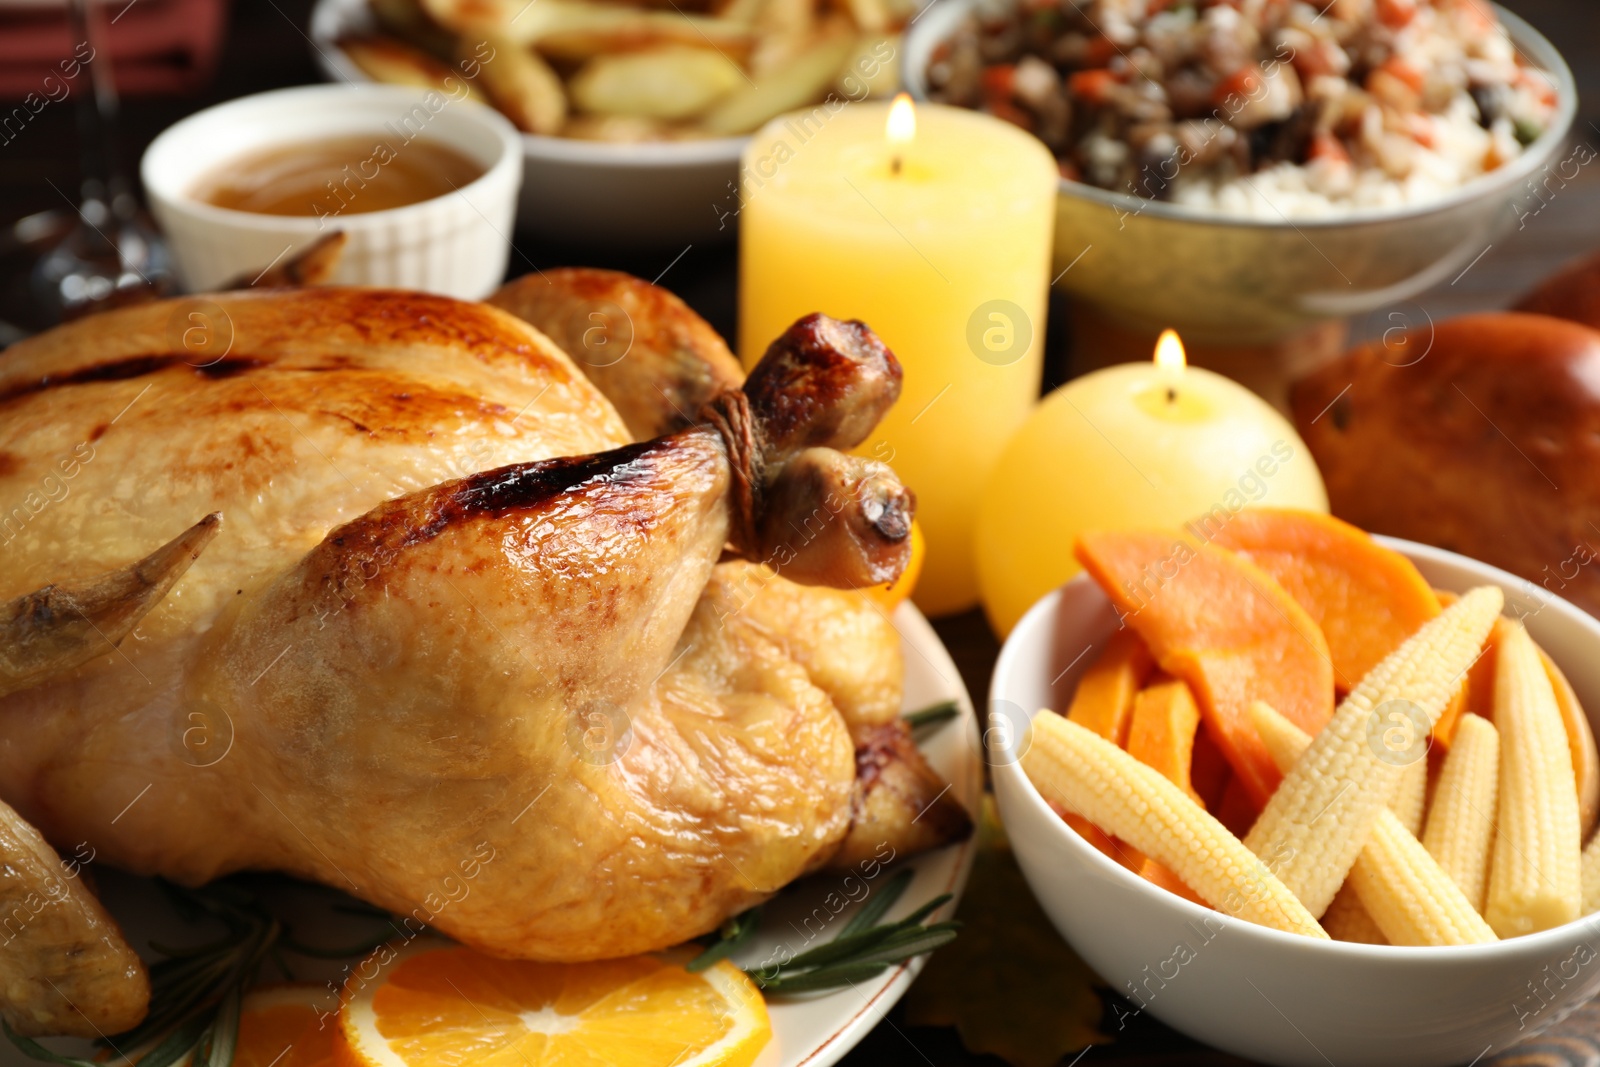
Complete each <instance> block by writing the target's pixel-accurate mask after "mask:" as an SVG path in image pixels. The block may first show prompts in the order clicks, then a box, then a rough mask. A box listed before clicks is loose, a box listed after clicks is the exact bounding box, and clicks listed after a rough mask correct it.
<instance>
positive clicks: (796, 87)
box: [701, 33, 855, 136]
mask: <svg viewBox="0 0 1600 1067" xmlns="http://www.w3.org/2000/svg"><path fill="white" fill-rule="evenodd" d="M854 46H855V38H854V37H853V36H850V35H848V34H837V33H830V34H825V35H823V36H821V37H819V38H818V39H817V40H815V41H814V42H813V43H812V44H811V46H810V47H809V48H807V49H805V50H804V51H802V52H801V53H800V54H799V55H797V56H795V57H794V58H793V59H792V60H790V61H789V62H788V63H786V64H784V65H783V66H781V67H778V68H776V69H774V70H771V71H768V72H766V73H765V74H764V75H758V76H757V77H756V83H755V84H754V85H745V86H744V87H742V88H740V89H736V90H734V92H733V93H731V94H730V95H729V96H728V97H727V98H726V99H724V100H723V101H722V102H721V103H719V104H717V105H716V106H715V107H713V108H712V109H711V110H710V111H708V112H706V114H705V116H704V118H702V119H701V125H702V126H704V127H705V128H706V130H707V131H709V132H711V133H715V134H722V135H724V136H734V135H737V134H742V133H750V132H752V131H754V130H755V129H757V128H758V127H760V126H761V125H762V124H763V123H765V122H766V121H767V120H769V119H772V118H776V117H777V116H779V115H781V114H783V113H784V112H785V111H793V110H794V109H795V108H798V107H804V106H805V105H806V104H809V103H812V102H813V101H816V100H820V99H821V98H822V96H823V93H824V92H825V91H826V90H827V88H828V86H829V85H831V84H833V80H834V78H835V77H836V76H837V75H838V73H839V69H840V68H841V67H842V66H843V65H844V62H845V59H846V58H847V57H848V56H849V55H850V52H851V49H852V48H853V47H854Z"/></svg>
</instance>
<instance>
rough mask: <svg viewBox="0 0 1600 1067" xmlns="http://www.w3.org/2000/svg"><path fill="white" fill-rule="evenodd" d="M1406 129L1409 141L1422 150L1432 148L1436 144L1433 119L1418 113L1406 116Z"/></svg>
mask: <svg viewBox="0 0 1600 1067" xmlns="http://www.w3.org/2000/svg"><path fill="white" fill-rule="evenodd" d="M1406 129H1407V131H1408V132H1409V133H1410V134H1411V139H1412V140H1413V141H1415V142H1417V143H1418V144H1419V145H1421V146H1422V147H1424V148H1432V147H1433V146H1434V145H1435V144H1436V143H1437V142H1438V138H1437V137H1436V136H1435V135H1434V125H1433V119H1432V118H1431V117H1430V116H1428V115H1424V114H1423V113H1421V112H1420V111H1419V112H1413V113H1411V114H1410V115H1407V116H1406Z"/></svg>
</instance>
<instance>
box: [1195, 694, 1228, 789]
mask: <svg viewBox="0 0 1600 1067" xmlns="http://www.w3.org/2000/svg"><path fill="white" fill-rule="evenodd" d="M1191 695H1192V694H1191ZM1232 777H1233V769H1232V768H1231V767H1229V766H1228V760H1227V757H1225V756H1224V755H1223V754H1222V749H1220V748H1218V747H1217V743H1216V742H1215V741H1213V740H1212V739H1211V731H1210V730H1207V729H1206V724H1205V723H1204V722H1201V724H1200V728H1199V729H1198V730H1196V731H1195V732H1194V758H1193V759H1191V760H1190V761H1189V780H1190V781H1191V782H1192V783H1193V784H1194V791H1195V792H1196V793H1198V794H1199V795H1200V802H1201V803H1202V804H1204V805H1205V806H1206V810H1207V811H1211V812H1214V811H1216V810H1217V805H1218V804H1220V803H1221V802H1222V791H1223V790H1224V789H1225V788H1227V785H1228V781H1229V779H1231V778H1232Z"/></svg>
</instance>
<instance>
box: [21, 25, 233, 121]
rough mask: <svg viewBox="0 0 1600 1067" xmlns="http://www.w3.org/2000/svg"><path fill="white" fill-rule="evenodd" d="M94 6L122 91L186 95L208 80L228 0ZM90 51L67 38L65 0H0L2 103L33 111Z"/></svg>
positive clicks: (63, 87) (57, 93) (59, 95)
mask: <svg viewBox="0 0 1600 1067" xmlns="http://www.w3.org/2000/svg"><path fill="white" fill-rule="evenodd" d="M95 6H96V8H97V10H96V12H95V17H97V18H98V19H99V20H100V31H101V32H100V36H101V37H103V38H104V40H105V48H106V49H107V50H109V51H110V54H111V65H112V67H113V69H114V70H115V73H116V84H117V91H118V92H119V93H121V94H122V95H124V96H138V95H144V96H155V95H169V94H178V93H187V92H192V91H194V90H195V89H196V88H199V87H200V86H201V85H203V84H204V83H205V82H206V81H207V80H208V79H209V78H210V77H211V72H212V70H213V68H214V67H215V66H216V61H217V54H218V52H219V51H220V49H221V44H222V32H223V28H224V23H225V20H226V15H227V0H103V2H97V3H96V5H95ZM89 54H90V53H89V52H88V51H87V47H86V46H85V45H84V44H83V43H82V42H79V41H76V40H75V39H74V38H73V34H72V25H71V22H70V20H69V19H68V16H67V8H66V4H65V3H64V2H63V0H55V2H53V3H52V2H41V0H24V2H13V3H6V2H5V0H0V100H5V101H22V102H23V106H26V107H32V108H34V109H35V110H36V111H37V109H38V108H41V107H43V106H46V105H47V104H48V103H49V102H51V101H55V100H60V99H64V98H65V96H66V95H67V92H68V89H67V83H70V82H71V80H72V79H73V78H75V77H76V76H77V73H78V65H79V61H80V60H81V59H82V58H84V57H85V56H88V55H89ZM5 110H6V111H9V110H11V109H9V108H7V109H5Z"/></svg>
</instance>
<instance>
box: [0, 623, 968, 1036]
mask: <svg viewBox="0 0 1600 1067" xmlns="http://www.w3.org/2000/svg"><path fill="white" fill-rule="evenodd" d="M893 621H894V625H895V628H896V629H897V630H898V631H899V633H900V647H901V651H902V653H903V655H904V657H905V664H906V680H905V696H904V704H903V707H904V709H905V710H906V711H915V710H918V709H921V708H925V707H928V706H929V705H932V704H938V703H941V702H944V701H950V700H953V701H955V702H956V704H957V706H958V707H959V709H960V714H959V715H958V716H957V717H956V718H954V719H952V720H949V721H947V722H945V723H943V724H941V725H939V726H936V727H935V726H930V727H928V728H927V730H926V731H925V736H922V737H919V741H920V743H921V747H922V750H923V752H924V754H926V756H927V757H928V761H929V762H930V763H931V764H932V765H933V767H934V769H935V770H937V771H938V772H939V774H940V775H941V776H942V777H943V778H944V779H945V780H946V781H947V782H949V783H950V792H951V793H953V794H954V795H955V796H956V797H958V798H959V799H960V800H961V802H962V804H963V805H965V806H966V808H967V810H968V811H970V812H976V811H977V810H978V801H979V797H980V795H981V792H982V789H983V764H982V757H981V751H980V747H979V740H978V725H977V718H976V716H975V714H974V712H973V707H972V700H971V698H970V697H969V696H968V694H967V691H966V688H965V687H964V686H963V685H962V683H961V675H960V672H958V671H957V670H956V666H955V664H954V663H953V662H951V659H950V654H949V653H948V652H946V651H945V648H944V645H943V644H941V643H940V641H939V638H938V635H937V634H935V633H934V631H933V627H932V626H930V625H929V624H928V621H927V620H926V619H925V618H923V617H922V614H921V613H920V612H919V611H917V609H916V608H915V607H914V606H913V605H911V604H909V603H907V604H902V605H901V606H900V607H899V609H898V610H897V611H896V612H895V615H894V620H893ZM974 851H975V845H974V842H973V840H972V839H970V838H969V839H968V840H966V841H964V842H961V843H959V844H955V845H951V846H948V847H946V848H942V849H939V850H937V851H935V852H930V853H926V854H924V855H921V856H918V857H916V858H915V859H912V860H910V861H908V862H907V863H896V862H893V860H892V858H891V857H885V859H886V860H888V861H889V862H886V863H885V864H884V865H883V866H881V867H878V868H876V869H872V868H868V870H867V871H863V872H861V873H859V874H848V875H847V874H838V873H832V874H820V875H814V876H812V877H810V878H807V879H804V880H803V881H800V882H796V883H795V884H793V885H791V886H789V887H787V888H786V889H784V890H783V892H781V893H780V894H778V896H777V897H776V898H775V899H774V900H772V901H771V902H769V903H768V904H767V905H766V907H765V909H764V911H763V915H762V923H761V927H760V929H759V930H758V931H757V932H756V934H755V936H754V937H752V938H751V940H750V941H749V942H748V943H746V944H745V945H744V947H743V948H742V949H740V951H738V952H737V953H735V954H734V955H733V957H732V958H733V960H734V962H736V963H738V964H740V965H742V966H746V967H757V966H760V965H762V964H763V963H766V962H769V961H772V960H775V959H780V960H781V959H783V958H785V956H784V955H783V954H784V952H785V951H787V953H789V954H790V955H797V954H798V953H800V952H802V951H804V950H805V949H807V948H811V947H815V946H816V945H818V944H821V943H823V942H825V941H827V940H828V939H829V938H832V937H833V936H834V935H835V934H837V932H838V931H839V930H841V929H843V927H844V925H845V924H846V923H848V922H849V921H850V916H851V915H852V914H853V913H854V912H855V911H856V910H857V909H858V908H860V906H861V905H862V904H863V903H864V902H865V901H867V900H870V899H871V894H872V892H873V891H874V890H875V889H876V888H878V887H881V886H883V885H886V884H887V883H888V881H889V879H890V877H891V876H892V875H893V874H894V873H895V872H897V871H898V870H900V869H902V868H904V867H909V868H910V869H911V870H912V871H914V872H915V873H914V875H913V878H912V881H911V883H910V885H909V886H908V887H907V889H906V891H905V893H904V895H903V896H902V897H901V898H900V901H899V902H898V903H897V904H896V905H895V907H894V908H893V909H891V910H890V912H889V914H888V915H887V916H886V919H887V920H893V919H896V918H899V917H901V916H904V915H907V914H909V913H910V912H911V911H913V910H914V909H916V908H917V907H918V906H919V905H921V904H922V903H924V902H925V901H928V900H931V899H932V898H934V897H936V896H938V895H939V894H941V893H950V894H953V895H954V896H955V897H956V898H957V899H959V898H960V896H961V891H962V889H963V888H964V887H965V885H966V881H967V874H968V873H969V872H970V871H971V869H972V860H973V856H974ZM95 875H96V879H97V884H98V888H99V893H100V897H101V899H102V900H103V901H104V903H105V905H106V907H107V908H108V909H109V910H110V911H111V912H112V914H113V915H114V916H115V917H116V919H117V921H118V922H119V923H121V925H122V928H123V930H124V932H125V933H126V934H127V937H128V942H129V943H130V944H131V945H133V946H134V947H135V948H136V949H138V950H139V951H140V952H141V953H143V954H145V955H146V957H147V958H149V957H151V956H152V955H153V953H152V952H151V951H150V949H149V946H150V942H151V941H156V942H159V943H162V944H166V945H179V946H182V945H194V944H198V943H201V942H203V941H206V940H208V939H210V938H211V937H213V936H215V931H214V930H212V929H209V928H206V927H201V926H197V925H190V924H187V923H185V922H184V921H183V920H181V919H180V918H179V917H178V916H177V914H176V913H175V912H174V910H173V907H172V905H171V904H170V903H169V902H168V901H167V900H166V898H165V896H164V894H163V893H162V892H161V891H160V889H159V887H158V886H157V885H156V883H154V882H153V881H151V880H149V879H145V878H137V877H134V876H131V875H126V874H122V873H121V872H118V871H113V870H96V871H95ZM261 895H262V897H263V898H264V899H266V900H268V901H269V903H270V904H271V906H272V907H273V909H274V910H275V911H276V912H278V913H279V914H280V915H281V916H283V917H284V918H285V920H286V922H287V924H288V925H289V926H290V927H291V929H293V931H294V933H295V936H296V937H297V938H298V939H299V940H301V941H302V942H305V943H308V944H313V945H320V946H331V945H350V944H355V943H359V942H362V941H366V940H370V939H371V938H372V937H373V936H374V934H381V931H382V928H383V927H382V922H381V920H378V919H376V918H375V917H368V916H364V915H351V914H349V913H348V912H346V911H341V910H340V909H341V907H343V908H348V907H350V906H351V905H352V904H353V903H354V902H353V901H352V900H351V899H350V898H349V897H346V896H344V895H343V894H340V893H337V892H335V891H333V890H329V889H325V888H322V887H320V886H312V885H307V884H304V883H299V882H294V881H291V880H288V879H281V880H273V883H272V884H270V885H268V886H266V887H265V888H263V889H262V890H261ZM955 904H956V901H954V900H953V901H951V902H950V903H949V904H946V905H945V906H944V907H943V908H941V909H940V910H939V911H938V912H936V913H935V914H934V916H933V917H932V918H933V919H934V920H939V919H948V918H949V917H950V916H951V915H952V914H953V913H954V910H955ZM286 959H287V962H288V963H289V965H290V966H291V968H292V969H293V977H294V978H295V979H297V980H300V981H313V982H319V983H320V982H329V981H334V982H336V981H337V980H338V979H339V976H340V974H341V973H342V971H343V970H344V969H345V968H346V967H348V966H351V965H352V964H353V963H354V962H355V961H354V960H353V959H345V960H334V961H312V960H308V959H306V958H304V957H301V956H294V955H290V956H286ZM925 959H926V957H918V958H916V959H914V960H911V961H910V962H908V963H903V964H900V965H899V966H896V967H893V968H891V969H889V970H887V971H884V972H883V973H882V974H880V975H878V976H877V977H875V978H872V979H871V980H869V981H865V982H861V983H859V984H857V985H855V986H850V987H846V988H843V989H837V990H833V991H830V992H826V993H816V994H810V995H803V996H790V997H783V998H781V999H778V998H775V999H772V1000H770V1001H769V1002H768V1010H769V1012H770V1013H771V1017H772V1041H771V1043H770V1044H768V1046H767V1047H766V1049H764V1050H763V1051H762V1053H761V1056H760V1057H759V1058H758V1059H757V1060H756V1062H755V1065H754V1067H802V1065H804V1067H828V1065H829V1064H832V1063H835V1062H837V1061H838V1059H839V1058H840V1057H841V1056H843V1055H844V1054H845V1053H846V1052H848V1051H849V1050H850V1049H851V1048H852V1047H854V1046H855V1045H856V1043H857V1042H859V1041H860V1040H861V1039H862V1038H863V1037H865V1036H866V1034H867V1032H868V1031H869V1030H871V1029H872V1028H873V1027H874V1026H876V1025H877V1024H878V1022H879V1021H880V1020H882V1018H883V1016H884V1015H885V1014H886V1013H887V1012H888V1010H889V1009H890V1008H891V1007H893V1006H894V1003H895V1002H896V1001H897V1000H899V999H900V997H901V995H902V994H903V993H905V991H906V988H907V987H908V986H910V985H911V982H912V979H914V978H915V977H916V976H917V973H918V972H919V971H920V970H921V969H922V965H923V963H924V961H925ZM265 977H266V979H267V980H268V981H275V980H281V979H282V977H283V976H282V975H279V974H277V973H275V972H273V971H272V970H271V969H270V964H269V970H268V973H267V974H266V976H265ZM47 1044H49V1045H50V1046H51V1047H52V1048H56V1049H58V1050H60V1051H71V1052H77V1053H80V1054H81V1053H84V1052H87V1050H88V1043H87V1042H79V1041H65V1040H63V1041H60V1042H55V1041H50V1042H47ZM35 1062H36V1061H33V1060H30V1059H28V1058H27V1057H26V1056H24V1055H23V1054H22V1053H21V1052H20V1051H18V1050H17V1049H16V1048H15V1047H13V1046H12V1045H11V1044H10V1043H9V1042H7V1041H5V1040H0V1067H24V1065H27V1064H33V1063H35Z"/></svg>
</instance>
